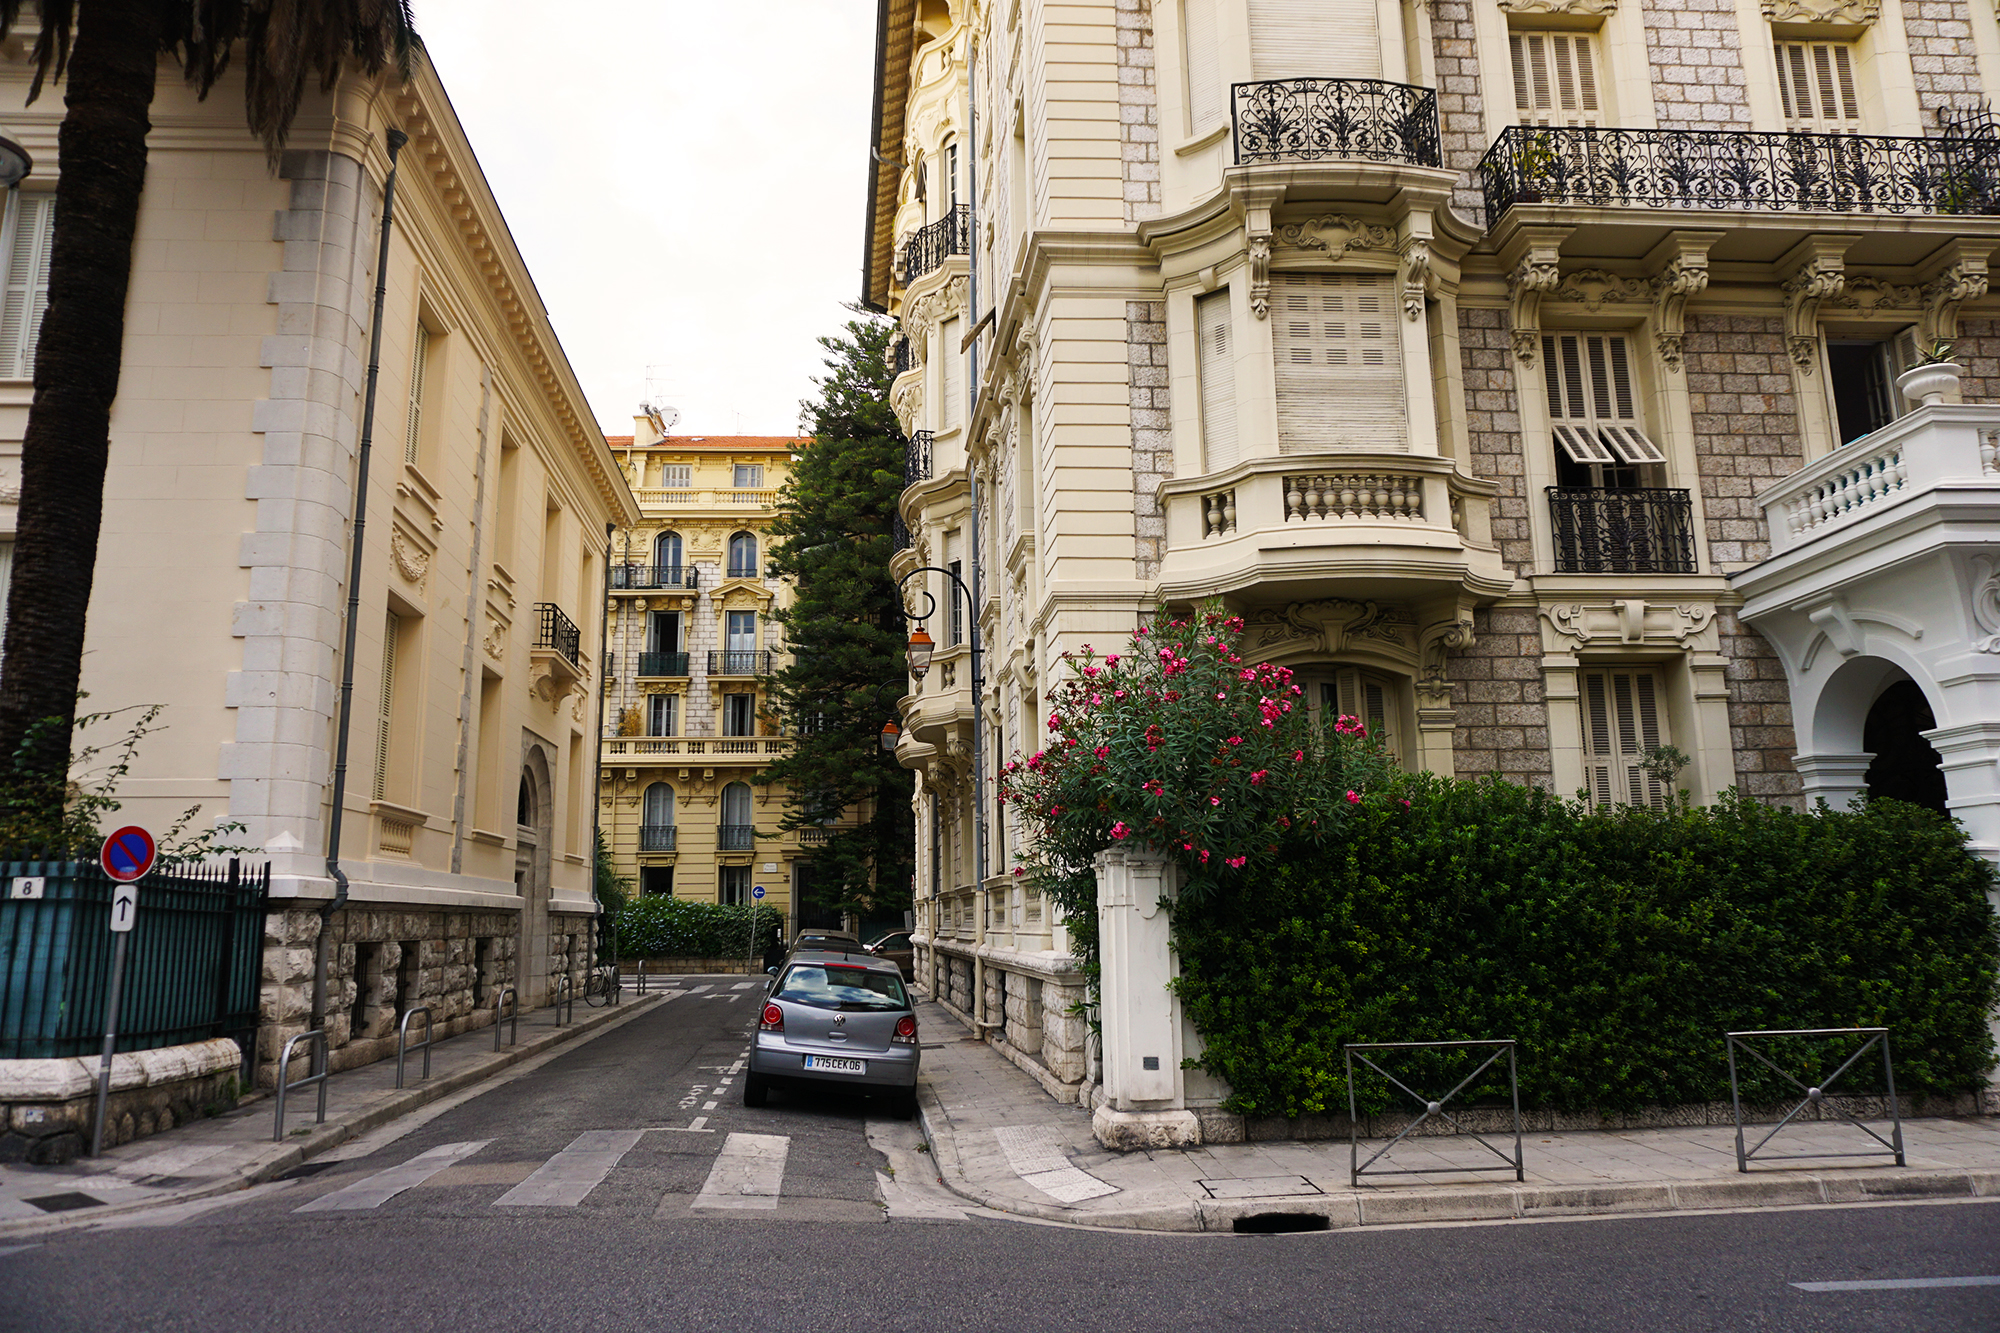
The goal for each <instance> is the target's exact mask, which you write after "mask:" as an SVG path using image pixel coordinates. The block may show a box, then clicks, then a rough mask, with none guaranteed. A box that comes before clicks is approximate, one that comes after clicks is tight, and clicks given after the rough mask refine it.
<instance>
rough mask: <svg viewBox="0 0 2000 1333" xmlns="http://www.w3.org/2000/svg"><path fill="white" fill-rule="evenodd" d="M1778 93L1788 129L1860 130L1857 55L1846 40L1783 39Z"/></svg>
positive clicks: (1851, 131) (1846, 132)
mask: <svg viewBox="0 0 2000 1333" xmlns="http://www.w3.org/2000/svg"><path fill="white" fill-rule="evenodd" d="M1778 97H1779V100H1780V101H1781V102H1782V103H1783V107H1784V112H1785V127H1786V128H1787V129H1792V130H1801V131H1820V132H1828V131H1830V132H1833V133H1836V134H1856V133H1859V132H1860V129H1861V104H1860V101H1859V99H1858V98H1856V97H1855V95H1854V56H1853V53H1852V51H1851V50H1850V48H1849V44H1848V43H1846V42H1779V43H1778Z"/></svg>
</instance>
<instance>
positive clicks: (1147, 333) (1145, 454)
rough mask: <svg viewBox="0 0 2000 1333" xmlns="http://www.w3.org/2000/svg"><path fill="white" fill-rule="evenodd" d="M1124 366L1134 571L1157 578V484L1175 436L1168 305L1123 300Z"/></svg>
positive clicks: (1162, 544) (1161, 549)
mask: <svg viewBox="0 0 2000 1333" xmlns="http://www.w3.org/2000/svg"><path fill="white" fill-rule="evenodd" d="M1125 365H1126V370H1127V372H1128V373H1129V375H1130V384H1131V394H1132V512H1133V513H1134V514H1135V515H1137V518H1138V525H1137V528H1136V533H1137V536H1138V544H1137V547H1136V550H1135V553H1134V556H1133V564H1134V565H1135V566H1136V570H1135V572H1136V575H1137V577H1139V578H1142V579H1150V578H1156V577H1158V575H1159V572H1160V561H1161V560H1162V559H1164V558H1165V556H1166V553H1167V520H1166V516H1165V514H1164V512H1163V511H1162V510H1161V509H1160V493H1159V485H1160V483H1161V482H1163V481H1165V480H1166V479H1167V478H1169V477H1171V476H1173V475H1174V436H1173V431H1172V430H1171V429H1170V428H1169V426H1168V424H1167V306H1166V302H1164V301H1127V302H1126V303H1125Z"/></svg>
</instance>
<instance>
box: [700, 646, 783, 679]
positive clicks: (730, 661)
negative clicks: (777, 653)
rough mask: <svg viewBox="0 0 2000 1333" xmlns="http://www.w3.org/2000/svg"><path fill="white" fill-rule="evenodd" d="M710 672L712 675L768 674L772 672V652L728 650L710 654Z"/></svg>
mask: <svg viewBox="0 0 2000 1333" xmlns="http://www.w3.org/2000/svg"><path fill="white" fill-rule="evenodd" d="M708 674H709V675H711V676H768V675H770V674H771V654H769V653H768V652H754V653H748V652H727V653H710V654H709V655H708Z"/></svg>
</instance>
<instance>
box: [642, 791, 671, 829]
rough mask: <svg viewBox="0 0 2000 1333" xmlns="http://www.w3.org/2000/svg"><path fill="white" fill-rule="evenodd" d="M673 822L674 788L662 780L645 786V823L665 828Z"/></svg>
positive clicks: (649, 825)
mask: <svg viewBox="0 0 2000 1333" xmlns="http://www.w3.org/2000/svg"><path fill="white" fill-rule="evenodd" d="M673 822H674V789H673V788H672V787H669V786H668V785H667V784H666V783H664V782H655V783H654V784H653V785H652V786H650V787H648V788H646V824H647V827H649V828H666V827H669V826H671V825H672V824H673Z"/></svg>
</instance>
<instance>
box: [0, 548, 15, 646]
mask: <svg viewBox="0 0 2000 1333" xmlns="http://www.w3.org/2000/svg"><path fill="white" fill-rule="evenodd" d="M13 582H14V543H12V542H0V649H5V648H6V646H7V591H8V589H9V588H10V587H11V586H12V585H13Z"/></svg>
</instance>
